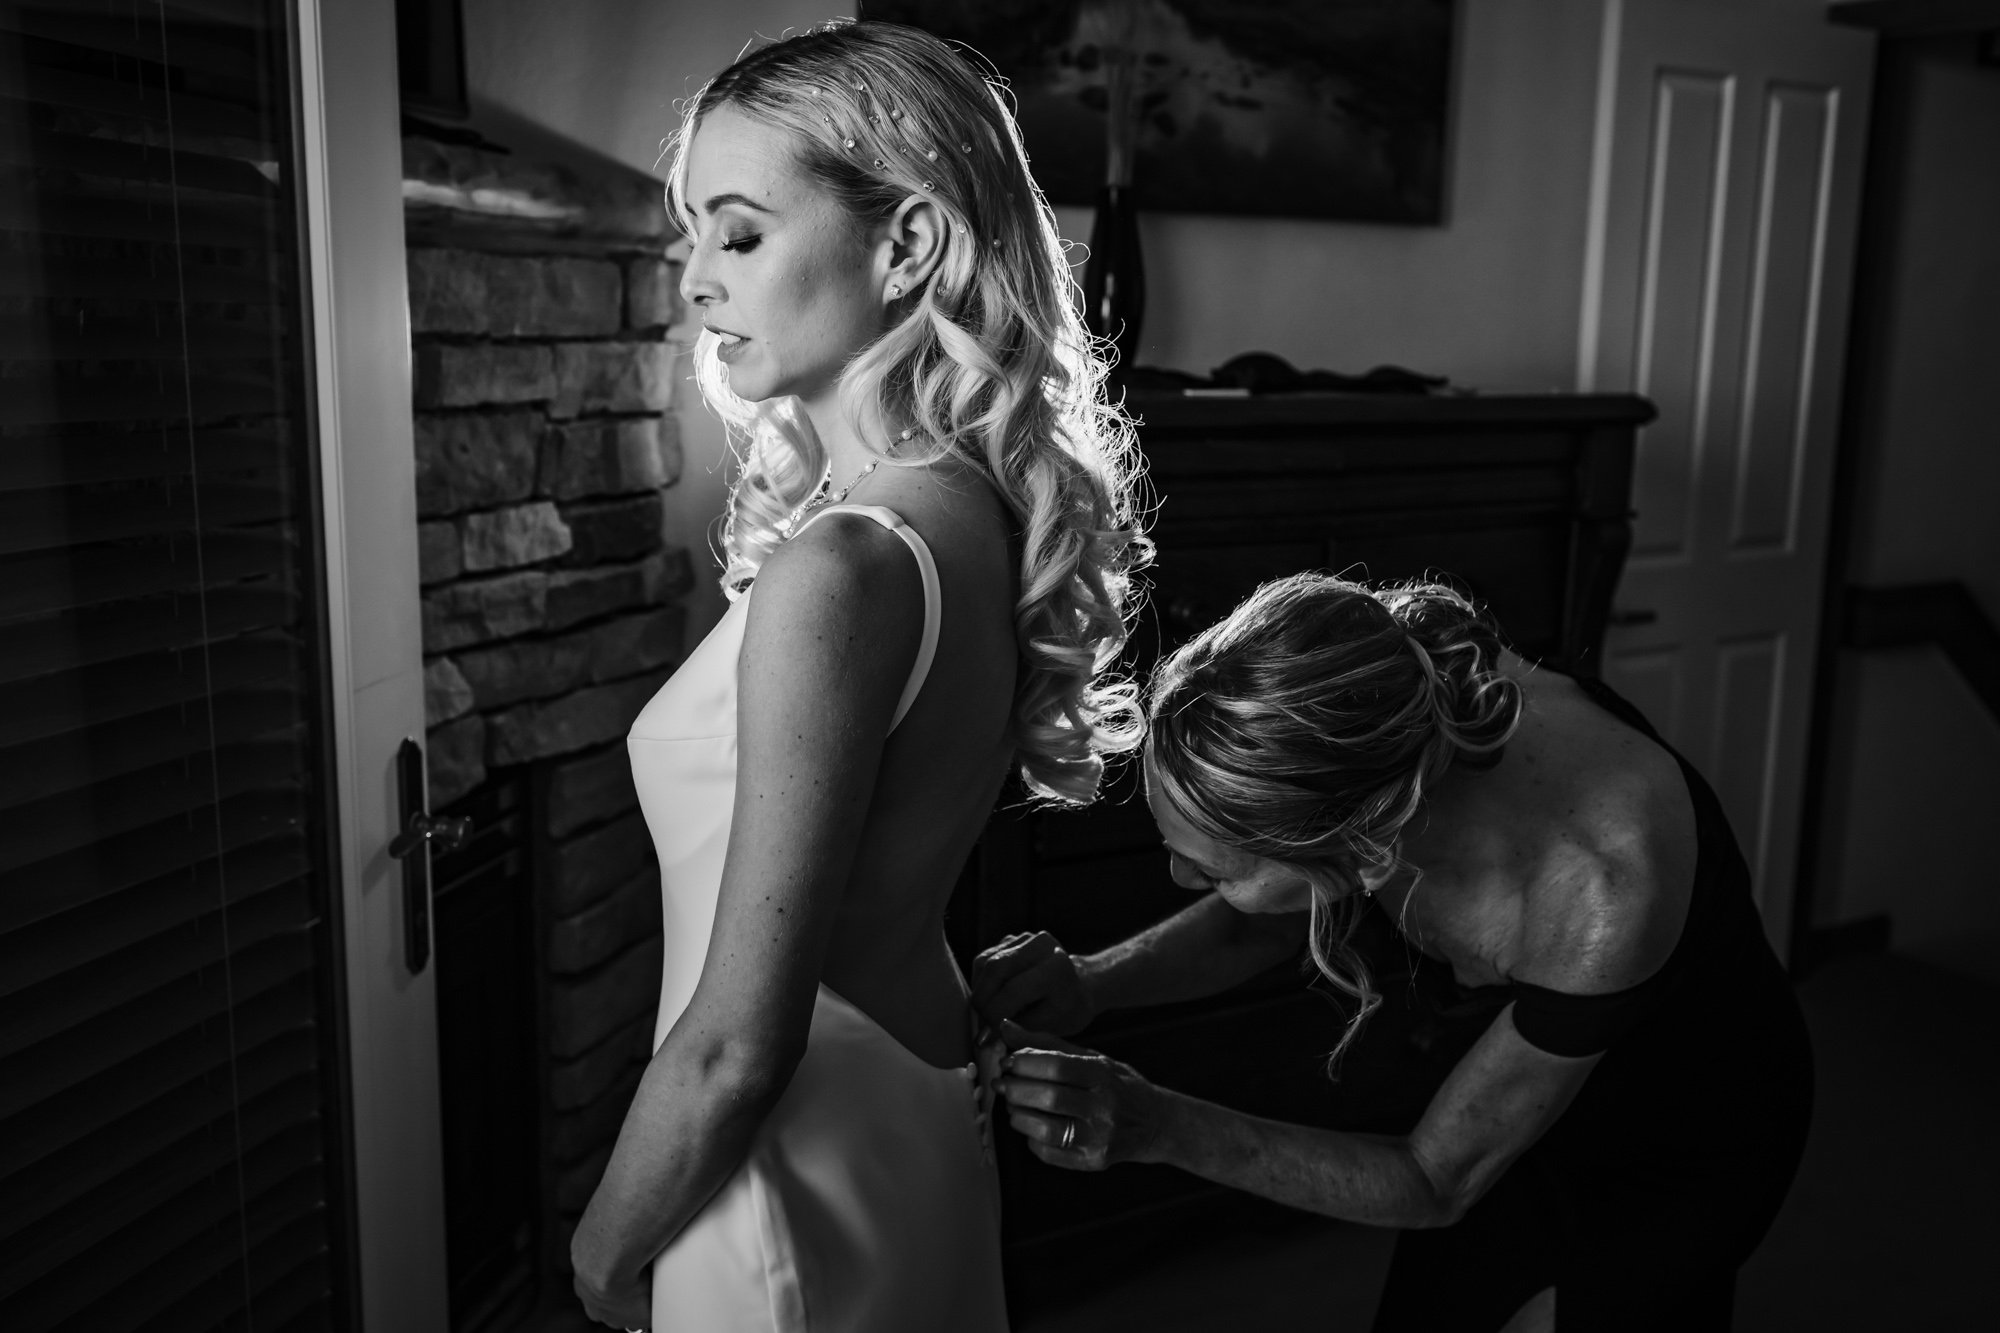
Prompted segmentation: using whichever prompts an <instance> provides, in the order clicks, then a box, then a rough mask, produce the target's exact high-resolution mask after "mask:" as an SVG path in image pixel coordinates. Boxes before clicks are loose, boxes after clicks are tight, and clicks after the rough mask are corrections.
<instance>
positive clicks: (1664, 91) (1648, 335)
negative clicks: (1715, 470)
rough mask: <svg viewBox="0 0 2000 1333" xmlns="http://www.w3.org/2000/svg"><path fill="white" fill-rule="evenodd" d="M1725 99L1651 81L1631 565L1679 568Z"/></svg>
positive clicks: (1697, 86)
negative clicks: (1645, 418) (1649, 409)
mask: <svg viewBox="0 0 2000 1333" xmlns="http://www.w3.org/2000/svg"><path fill="white" fill-rule="evenodd" d="M1733 94H1734V87H1733V84H1732V81H1731V80H1730V79H1729V78H1727V77H1726V76H1717V75H1711V74H1703V73H1689V72H1686V71H1681V70H1663V71H1661V72H1660V75H1659V78H1658V80H1657V82H1656V83H1655V85H1654V89H1653V143H1652V181H1651V183H1650V188H1649V206H1648V213H1647V217H1646V251H1645V260H1644V263H1645V271H1644V278H1643V281H1644V284H1645V287H1644V293H1643V295H1642V297H1641V307H1640V312H1639V327H1638V331H1637V332H1638V346H1637V352H1636V364H1635V365H1634V367H1633V370H1632V375H1633V382H1634V384H1635V386H1636V388H1637V390H1638V392H1640V393H1642V394H1644V395H1646V396H1647V397H1648V398H1651V399H1652V400H1653V402H1654V403H1655V405H1657V406H1658V407H1659V408H1660V416H1659V419H1658V420H1657V421H1655V422H1653V423H1652V424H1651V425H1649V426H1646V427H1643V428H1641V430H1640V431H1639V446H1638V454H1637V457H1636V458H1635V459H1634V463H1633V487H1634V490H1635V492H1637V493H1638V494H1641V495H1644V496H1645V497H1646V498H1647V500H1648V501H1649V503H1647V504H1645V505H1643V506H1641V507H1640V509H1639V512H1638V515H1637V518H1636V520H1635V521H1634V523H1633V532H1632V553H1633V556H1634V557H1635V558H1643V557H1652V558H1654V559H1661V558H1674V557H1684V556H1685V555H1686V554H1687V549H1688V545H1689V542H1690V540H1691V538H1692V531H1691V524H1692V523H1693V521H1694V495H1693V486H1694V481H1695V478H1696V477H1697V476H1698V475H1699V473H1700V462H1701V454H1702V441H1703V436H1704V435H1705V433H1706V431H1707V427H1708V423H1709V420H1710V413H1709V391H1710V386H1711V384H1712V380H1713V366H1712V364H1711V360H1710V354H1711V351H1712V343H1713V338H1714V328H1715V297H1716V291H1715V272H1716V264H1717V262H1718V260H1719V259H1720V257H1721V254H1722V239H1721V237H1720V235H1719V234H1718V231H1719V227H1720V223H1721V220H1722V218H1723V217H1724V215H1725V210H1724V208H1723V205H1724V202H1725V200H1726V197H1727V192H1728V186H1729V179H1728V174H1727V168H1728V155H1729V138H1730V123H1731V117H1732V114H1733V112H1734V108H1735V99H1734V95H1733Z"/></svg>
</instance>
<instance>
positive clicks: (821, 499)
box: [778, 458, 882, 537]
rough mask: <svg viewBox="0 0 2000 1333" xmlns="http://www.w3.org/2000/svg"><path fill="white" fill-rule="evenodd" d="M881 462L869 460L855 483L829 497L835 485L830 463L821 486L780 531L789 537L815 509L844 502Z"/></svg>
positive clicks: (808, 497)
mask: <svg viewBox="0 0 2000 1333" xmlns="http://www.w3.org/2000/svg"><path fill="white" fill-rule="evenodd" d="M881 462H882V460H881V459H879V458H871V459H869V460H868V466H867V467H864V468H862V469H861V472H860V474H859V475H858V476H856V477H855V478H854V480H853V481H850V482H848V483H847V484H846V485H845V486H843V487H841V488H840V491H839V493H838V494H836V495H828V494H827V493H826V492H827V488H828V487H829V486H831V485H833V463H832V462H831V461H829V462H828V463H827V465H826V472H825V474H824V475H822V476H821V477H820V479H819V485H817V486H815V487H813V493H812V494H811V495H808V496H807V497H806V499H805V503H804V504H802V505H800V506H799V507H798V508H797V509H794V510H793V511H792V514H791V517H790V518H787V519H786V520H785V521H784V522H783V523H781V524H779V525H778V530H779V531H780V532H781V533H783V534H784V535H785V536H787V537H789V536H791V535H792V534H793V533H794V532H797V531H798V529H799V520H800V519H802V518H804V517H805V516H806V515H807V514H808V513H810V512H812V511H813V510H815V509H819V508H822V507H831V506H833V505H837V504H839V503H841V502H842V501H843V500H845V499H846V498H847V496H848V493H849V492H850V491H852V490H853V489H854V488H855V487H856V486H859V485H860V484H861V483H862V482H863V481H864V480H865V479H866V478H867V477H868V474H869V473H871V472H873V471H874V470H875V469H876V468H877V467H879V466H881Z"/></svg>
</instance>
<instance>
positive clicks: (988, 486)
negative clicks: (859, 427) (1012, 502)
mask: <svg viewBox="0 0 2000 1333" xmlns="http://www.w3.org/2000/svg"><path fill="white" fill-rule="evenodd" d="M878 475H879V474H878ZM884 490H885V494H884V497H883V500H882V503H884V504H885V505H887V506H888V507H889V508H890V509H893V510H894V511H895V512H896V513H897V514H899V515H900V516H901V517H902V519H903V521H904V522H906V523H909V524H911V525H912V526H914V527H915V528H917V530H918V531H919V533H920V534H921V535H922V536H923V538H924V540H925V541H926V542H927V543H929V545H930V546H931V547H932V548H933V549H935V550H937V551H938V552H939V553H940V554H943V553H945V552H948V551H952V550H955V549H957V548H961V547H962V548H964V549H965V550H966V551H967V552H968V553H973V552H978V551H991V550H993V549H995V548H996V547H997V548H999V549H1004V544H1005V540H1006V534H1007V531H1008V528H1009V527H1010V525H1011V519H1010V515H1009V514H1008V511H1007V506H1006V502H1005V501H1003V500H1002V499H1001V498H1000V495H999V492H998V491H996V490H995V489H994V486H993V483H992V482H991V481H990V480H988V479H987V477H986V475H985V473H983V472H982V471H980V470H979V469H978V468H977V467H975V466H973V465H972V464H971V463H968V462H966V461H965V460H964V459H961V458H956V457H951V456H947V457H945V458H941V459H939V460H938V461H936V462H935V463H932V464H930V465H928V466H925V467H917V468H902V469H898V470H897V472H896V474H895V475H894V477H892V478H891V479H890V484H889V485H888V486H886V487H885V488H884Z"/></svg>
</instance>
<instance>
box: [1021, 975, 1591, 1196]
mask: <svg viewBox="0 0 2000 1333" xmlns="http://www.w3.org/2000/svg"><path fill="white" fill-rule="evenodd" d="M1003 1035H1005V1036H1006V1037H1007V1038H1008V1044H1009V1045H1010V1046H1011V1047H1017V1049H1015V1050H1014V1053H1013V1055H1012V1056H1011V1057H1009V1059H1010V1060H1011V1066H1010V1067H1009V1068H1008V1070H1007V1073H1006V1076H1005V1077H1003V1078H1002V1079H1001V1081H1000V1082H999V1084H998V1085H997V1086H998V1090H999V1092H1000V1093H1001V1095H1002V1096H1004V1097H1006V1099H1007V1101H1008V1103H1009V1112H1010V1113H1009V1120H1010V1123H1012V1124H1013V1126H1014V1128H1016V1129H1018V1130H1020V1131H1021V1133H1023V1134H1024V1135H1026V1136H1027V1137H1028V1139H1029V1147H1030V1149H1031V1150H1032V1151H1033V1152H1034V1153H1035V1155H1036V1156H1037V1157H1040V1158H1041V1159H1042V1160H1043V1161H1045V1162H1049V1163H1051V1164H1053V1165H1056V1166H1065V1167H1070V1168H1072V1169H1076V1170H1101V1169H1103V1168H1104V1167H1106V1166H1109V1165H1111V1164H1112V1163H1114V1162H1119V1161H1143V1162H1166V1163H1169V1164H1171V1165H1174V1166H1178V1167H1181V1168H1182V1169H1183V1170H1186V1171H1189V1172H1192V1173H1193V1174H1195V1175H1198V1176H1200V1177H1202V1178H1203V1179H1204V1180H1211V1181H1214V1182H1215V1183H1216V1184H1219V1185H1227V1186H1230V1187H1231V1188H1234V1189H1240V1190H1243V1191H1245V1192H1247V1193H1250V1194H1256V1195H1260V1196H1261V1197H1263V1198H1267V1199H1272V1200H1275V1201H1277V1202H1279V1203H1283V1204H1289V1205H1290V1206H1292V1207H1294V1208H1302V1209H1306V1210H1307V1211H1310V1212H1316V1213H1324V1214H1326V1215H1327V1216H1329V1217H1338V1218H1343V1219H1345V1220H1348V1221H1352V1222H1364V1223H1368V1224H1370V1225H1373V1226H1387V1227H1434V1226H1449V1225H1450V1224H1451V1223H1453V1222H1455V1221H1457V1220H1458V1219H1459V1218H1460V1217H1463V1216H1464V1215H1465V1212H1466V1210H1467V1209H1468V1208H1470V1207H1472V1205H1473V1204H1474V1203H1476V1202H1478V1200H1479V1198H1480V1196H1481V1195H1483V1194H1484V1193H1485V1192H1486V1190H1487V1189H1488V1188H1489V1187H1491V1185H1492V1184H1493V1182H1494V1181H1495V1180H1497V1179H1499V1177H1500V1174H1501V1173H1502V1172H1503V1171H1505V1170H1506V1169H1507V1167H1508V1165H1509V1164H1511V1163H1512V1162H1513V1161H1514V1159H1515V1158H1517V1157H1519V1156H1520V1155H1521V1154H1522V1153H1523V1152H1526V1151H1527V1150H1528V1148H1529V1147H1530V1146H1532V1145H1533V1144H1534V1142H1535V1140H1537V1139H1539V1138H1540V1137H1541V1136H1542V1134H1543V1133H1545V1132H1546V1131H1547V1129H1548V1127H1549V1126H1550V1125H1552V1124H1554V1123H1555V1122H1556V1120H1557V1118H1558V1117H1560V1116H1561V1115H1562V1113H1563V1111H1564V1110H1565V1109H1566V1108H1567V1107H1568V1106H1569V1104H1570V1101H1571V1099H1573V1098H1574V1097H1575V1096H1576V1093H1577V1090H1578V1089H1579V1088H1581V1087H1582V1086H1583V1081H1584V1079H1585V1078H1586V1077H1587V1076H1588V1075H1589V1073H1590V1071H1591V1069H1593V1068H1594V1067H1595V1066H1596V1064H1597V1060H1598V1058H1599V1057H1597V1056H1594V1055H1593V1056H1585V1057H1582V1058H1580V1059H1571V1058H1567V1057H1564V1056H1559V1055H1550V1054H1548V1053H1547V1052H1545V1051H1541V1050H1538V1049H1536V1048H1535V1047H1533V1046H1530V1045H1529V1044H1528V1043H1527V1042H1526V1041H1525V1040H1523V1039H1522V1037H1521V1036H1520V1034H1519V1033H1517V1032H1516V1031H1515V1030H1514V1023H1513V1008H1512V1006H1511V1005H1510V1006H1509V1007H1508V1008H1507V1009H1504V1010H1502V1011H1501V1013H1500V1015H1499V1017H1497V1018H1496V1019H1495V1020H1494V1021H1493V1024H1492V1026H1491V1027H1489V1028H1488V1029H1487V1030H1486V1033H1485V1035H1483V1036H1482V1037H1481V1038H1480V1039H1479V1041H1478V1042H1477V1043H1476V1044H1475V1045H1474V1046H1473V1048H1472V1049H1471V1050H1470V1051H1468V1052H1467V1053H1466V1054H1465V1057H1464V1058H1463V1059H1461V1060H1460V1061H1459V1063H1458V1065H1457V1067H1456V1068H1454V1069H1453V1070H1452V1072H1451V1074H1450V1075H1449V1077H1447V1078H1446V1080H1445V1083H1444V1086H1443V1087H1441V1088H1440V1089H1439V1090H1438V1092H1437V1095H1436V1096H1435V1097H1434V1098H1432V1100H1431V1104H1430V1106H1429V1107H1428V1108H1427V1109H1426V1110H1425V1112H1424V1115H1423V1118H1422V1120H1420V1121H1419V1122H1418V1124H1417V1127H1416V1128H1415V1129H1414V1130H1413V1131H1411V1133H1410V1134H1408V1135H1407V1136H1404V1137H1390V1136H1386V1135H1372V1134H1350V1133H1344V1132H1341V1131H1336V1130H1326V1129H1314V1128H1310V1127H1308V1126H1305V1125H1288V1124H1282V1123H1280V1122H1278V1121H1274V1120H1264V1119H1261V1118H1259V1117H1257V1116H1250V1115H1244V1114H1242V1113H1241V1112H1237V1111H1232V1110H1230V1109H1229V1108H1227V1107H1224V1106H1218V1105H1216V1104H1215V1103H1213V1102H1204V1101H1201V1100H1199V1099H1197V1098H1193V1097H1187V1096H1183V1095H1181V1094H1180V1093H1176V1092H1171V1091H1168V1090H1166V1089H1163V1088H1155V1087H1153V1086H1152V1085H1151V1084H1149V1083H1147V1082H1146V1081H1145V1080H1144V1079H1143V1078H1141V1077H1140V1076H1139V1075H1138V1074H1137V1073H1135V1072H1134V1071H1132V1070H1131V1069H1130V1068H1128V1067H1127V1066H1125V1065H1122V1064H1119V1063H1118V1062H1116V1061H1114V1060H1109V1059H1107V1058H1106V1057H1104V1056H1102V1055H1097V1054H1095V1053H1093V1052H1087V1051H1081V1050H1079V1049H1078V1048H1077V1047H1074V1046H1070V1045H1069V1044H1068V1043H1066V1042H1059V1041H1048V1040H1045V1039H1043V1038H1039V1037H1033V1036H1031V1035H1030V1034H1028V1033H1026V1032H1023V1031H1021V1030H1020V1029H1019V1028H1013V1027H1011V1026H1010V1027H1009V1028H1008V1029H1005V1030H1004V1031H1003ZM1071 1121H1074V1122H1075V1124H1076V1130H1075V1132H1074V1134H1073V1136H1072V1137H1071V1142H1070V1145H1069V1147H1068V1148H1064V1147H1062V1146H1061V1144H1062V1140H1063V1138H1064V1136H1065V1134H1066V1132H1068V1125H1069V1123H1070V1122H1071Z"/></svg>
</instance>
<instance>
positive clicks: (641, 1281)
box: [569, 1216, 653, 1329]
mask: <svg viewBox="0 0 2000 1333" xmlns="http://www.w3.org/2000/svg"><path fill="white" fill-rule="evenodd" d="M590 1222H591V1219H590V1218H589V1217H588V1216H586V1217H585V1219H584V1222H583V1224H582V1225H580V1226H578V1227H577V1230H576V1235H575V1237H574V1238H573V1239H572V1240H571V1241H570V1247H569V1254H570V1265H571V1267H572V1268H573V1269H574V1270H575V1273H576V1279H575V1287H576V1297H577V1299H578V1300H579V1301H581V1302H583V1312H584V1313H585V1314H586V1315H589V1316H590V1318H591V1319H592V1320H594V1321H596V1322H597V1323H600V1324H608V1325H610V1326H611V1327H612V1328H622V1329H635V1328H637V1329H643V1328H646V1327H648V1326H650V1325H651V1324H652V1322H653V1284H652V1281H651V1276H650V1273H649V1272H648V1270H646V1269H643V1268H642V1269H640V1270H639V1271H638V1272H637V1273H629V1274H628V1273H620V1272H618V1271H617V1270H616V1269H615V1268H614V1267H613V1265H612V1261H611V1258H610V1254H609V1247H608V1246H606V1245H604V1244H603V1243H602V1237H601V1236H600V1235H599V1234H598V1232H597V1228H595V1227H594V1226H591V1225H590Z"/></svg>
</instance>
